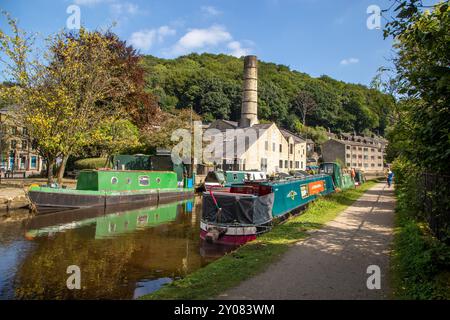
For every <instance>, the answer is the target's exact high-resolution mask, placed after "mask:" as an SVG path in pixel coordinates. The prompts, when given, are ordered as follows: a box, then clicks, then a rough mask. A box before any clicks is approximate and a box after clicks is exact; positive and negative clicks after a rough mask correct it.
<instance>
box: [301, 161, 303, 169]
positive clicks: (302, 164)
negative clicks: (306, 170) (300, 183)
mask: <svg viewBox="0 0 450 320" xmlns="http://www.w3.org/2000/svg"><path fill="white" fill-rule="evenodd" d="M301 169H303V161H302V162H301Z"/></svg>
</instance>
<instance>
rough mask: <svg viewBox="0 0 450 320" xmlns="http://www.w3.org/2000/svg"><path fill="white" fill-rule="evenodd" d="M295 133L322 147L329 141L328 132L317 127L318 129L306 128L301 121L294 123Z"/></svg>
mask: <svg viewBox="0 0 450 320" xmlns="http://www.w3.org/2000/svg"><path fill="white" fill-rule="evenodd" d="M293 131H294V132H297V133H298V134H300V135H301V136H303V137H305V138H307V139H311V140H313V141H314V143H315V144H317V145H321V144H322V143H324V142H325V141H327V140H328V136H327V131H326V130H325V128H323V127H320V126H317V127H308V126H304V125H303V124H302V123H301V122H300V120H298V119H297V120H296V121H295V122H294V130H293Z"/></svg>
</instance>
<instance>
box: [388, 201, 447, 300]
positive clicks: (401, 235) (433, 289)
mask: <svg viewBox="0 0 450 320" xmlns="http://www.w3.org/2000/svg"><path fill="white" fill-rule="evenodd" d="M402 197H403V195H402V194H401V192H400V194H398V197H397V198H398V202H397V203H398V204H397V215H396V229H395V238H394V245H393V257H392V262H391V263H392V280H393V294H394V298H397V299H450V247H449V246H446V245H445V244H443V243H441V242H440V241H438V240H437V239H436V238H434V237H433V236H432V234H431V233H430V231H429V229H428V226H427V225H426V223H423V222H418V221H417V220H415V219H414V218H412V217H414V216H417V215H416V214H414V213H411V212H409V211H410V210H411V209H408V206H407V205H406V204H404V203H403V201H404V199H403V198H402Z"/></svg>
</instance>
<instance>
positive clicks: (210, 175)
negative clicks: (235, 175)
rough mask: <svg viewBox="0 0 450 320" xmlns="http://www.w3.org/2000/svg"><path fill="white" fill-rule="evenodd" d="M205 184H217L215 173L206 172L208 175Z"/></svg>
mask: <svg viewBox="0 0 450 320" xmlns="http://www.w3.org/2000/svg"><path fill="white" fill-rule="evenodd" d="M205 182H219V181H218V180H217V177H216V173H214V172H212V171H211V172H208V174H207V175H206V178H205Z"/></svg>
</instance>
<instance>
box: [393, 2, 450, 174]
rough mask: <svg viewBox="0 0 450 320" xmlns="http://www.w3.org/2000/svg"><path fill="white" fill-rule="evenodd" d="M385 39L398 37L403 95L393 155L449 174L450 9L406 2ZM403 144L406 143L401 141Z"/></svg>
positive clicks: (398, 63) (401, 94)
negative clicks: (389, 36) (425, 7)
mask: <svg viewBox="0 0 450 320" xmlns="http://www.w3.org/2000/svg"><path fill="white" fill-rule="evenodd" d="M396 12H397V17H396V19H395V20H394V21H392V22H391V23H389V24H388V25H387V28H386V30H385V35H386V36H387V35H391V36H393V37H395V38H396V45H395V46H396V49H397V52H398V56H397V57H396V59H395V60H394V63H395V67H396V73H397V75H398V76H397V79H396V81H397V83H398V84H399V85H398V88H397V91H398V94H399V95H400V97H401V98H402V100H404V102H403V103H402V104H401V110H400V112H399V113H398V114H397V117H396V121H397V123H396V126H395V128H394V129H393V130H392V133H391V139H392V140H393V142H394V144H395V146H394V148H392V149H391V150H392V151H393V152H392V154H391V156H396V155H398V154H404V155H405V156H407V157H408V158H409V159H410V160H411V161H412V162H413V163H414V164H416V165H418V166H420V167H421V168H423V169H425V170H430V171H434V172H440V173H448V172H450V125H449V121H450V107H449V106H450V94H449V92H450V70H449V68H448V66H449V65H450V49H449V48H450V8H449V6H448V1H447V2H441V3H438V4H435V5H434V6H432V8H431V9H430V10H428V9H424V8H423V6H422V1H418V0H408V1H401V2H400V5H399V6H398V7H397V8H396ZM402 141H403V142H402Z"/></svg>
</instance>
